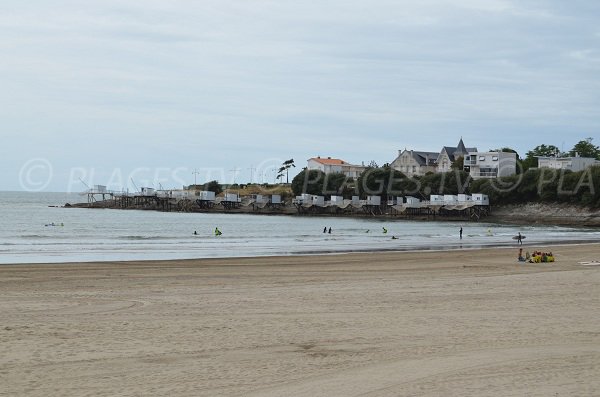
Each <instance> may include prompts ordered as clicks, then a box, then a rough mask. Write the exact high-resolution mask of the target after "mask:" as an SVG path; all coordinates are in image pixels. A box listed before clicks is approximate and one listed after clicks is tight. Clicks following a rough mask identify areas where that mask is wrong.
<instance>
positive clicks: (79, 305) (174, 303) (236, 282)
mask: <svg viewBox="0 0 600 397" xmlns="http://www.w3.org/2000/svg"><path fill="white" fill-rule="evenodd" d="M525 249H528V247H525ZM529 249H531V248H529ZM549 249H551V250H552V251H553V252H554V254H555V256H556V259H557V262H556V263H551V264H529V263H528V264H519V263H518V262H517V261H516V254H517V249H516V248H511V249H486V250H472V251H466V250H465V251H452V252H421V253H412V252H404V253H380V254H346V255H327V256H303V257H271V258H250V259H237V258H236V259H219V260H185V261H164V262H159V261H156V262H126V263H85V264H61V265H54V264H52V265H3V266H0V286H1V291H2V299H1V301H0V313H1V316H0V318H1V321H2V322H1V326H0V383H1V384H2V387H1V388H0V395H6V396H153V395H155V396H165V395H168V396H440V395H444V396H524V395H527V396H544V397H546V396H592V395H599V394H600V316H598V310H599V309H598V308H600V288H599V287H598V286H599V285H600V266H596V265H595V264H594V263H588V264H580V263H579V262H592V261H597V260H600V245H570V246H556V247H552V248H549Z"/></svg>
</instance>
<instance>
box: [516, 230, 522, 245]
mask: <svg viewBox="0 0 600 397" xmlns="http://www.w3.org/2000/svg"><path fill="white" fill-rule="evenodd" d="M517 243H519V244H521V245H523V236H521V232H519V234H517Z"/></svg>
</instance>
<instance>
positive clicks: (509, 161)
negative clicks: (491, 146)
mask: <svg viewBox="0 0 600 397" xmlns="http://www.w3.org/2000/svg"><path fill="white" fill-rule="evenodd" d="M464 170H465V171H466V172H468V173H469V174H470V175H471V177H472V178H473V179H481V178H499V177H502V176H510V175H514V174H515V173H516V172H517V154H516V153H509V152H469V154H468V155H467V156H466V157H465V159H464Z"/></svg>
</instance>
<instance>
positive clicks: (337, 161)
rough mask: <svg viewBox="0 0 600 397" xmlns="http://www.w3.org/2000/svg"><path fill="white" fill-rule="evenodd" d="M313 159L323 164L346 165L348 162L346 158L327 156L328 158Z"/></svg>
mask: <svg viewBox="0 0 600 397" xmlns="http://www.w3.org/2000/svg"><path fill="white" fill-rule="evenodd" d="M311 160H314V161H316V162H317V163H321V164H324V165H344V164H348V163H347V162H345V161H344V160H340V159H332V158H331V157H329V158H326V159H323V158H320V157H313V158H312V159H311Z"/></svg>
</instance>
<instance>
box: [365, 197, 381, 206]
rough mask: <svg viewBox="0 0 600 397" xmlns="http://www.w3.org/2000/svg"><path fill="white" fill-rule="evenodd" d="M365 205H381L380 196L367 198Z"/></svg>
mask: <svg viewBox="0 0 600 397" xmlns="http://www.w3.org/2000/svg"><path fill="white" fill-rule="evenodd" d="M367 205H376V206H379V205H381V196H367Z"/></svg>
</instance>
